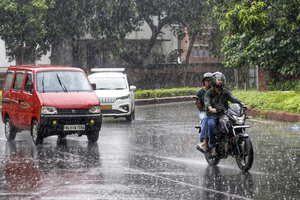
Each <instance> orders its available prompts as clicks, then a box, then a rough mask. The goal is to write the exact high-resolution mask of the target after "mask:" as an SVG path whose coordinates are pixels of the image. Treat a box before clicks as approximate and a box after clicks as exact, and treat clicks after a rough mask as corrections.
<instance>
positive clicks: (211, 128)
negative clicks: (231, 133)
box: [207, 116, 218, 148]
mask: <svg viewBox="0 0 300 200" xmlns="http://www.w3.org/2000/svg"><path fill="white" fill-rule="evenodd" d="M217 123H218V118H217V117H215V116H211V117H209V118H208V119H207V129H208V135H209V143H208V146H209V148H213V147H215V137H216V132H215V128H216V126H217Z"/></svg>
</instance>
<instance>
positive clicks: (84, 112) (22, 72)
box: [2, 65, 102, 145]
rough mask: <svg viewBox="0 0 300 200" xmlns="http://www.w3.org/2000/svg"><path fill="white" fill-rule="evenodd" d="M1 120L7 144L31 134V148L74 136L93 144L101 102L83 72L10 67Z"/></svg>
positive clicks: (70, 69)
mask: <svg viewBox="0 0 300 200" xmlns="http://www.w3.org/2000/svg"><path fill="white" fill-rule="evenodd" d="M2 120H3V122H4V123H5V136H6V138H7V140H14V139H15V137H16V133H17V132H20V131H21V130H31V136H32V140H33V142H34V144H36V145H37V144H42V143H43V140H44V138H46V137H48V136H52V135H57V136H58V137H59V138H65V137H66V135H70V134H75V133H77V134H78V136H82V135H87V138H88V141H89V142H91V143H95V142H97V140H98V137H99V131H100V129H101V124H102V115H101V109H100V102H99V99H98V98H97V95H96V94H95V92H94V89H93V87H92V86H91V84H90V82H89V80H88V78H87V76H86V74H85V72H84V71H83V70H82V69H79V68H75V67H66V66H50V65H26V66H25V65H24V66H12V67H9V68H8V70H7V72H6V76H5V79H4V84H3V89H2Z"/></svg>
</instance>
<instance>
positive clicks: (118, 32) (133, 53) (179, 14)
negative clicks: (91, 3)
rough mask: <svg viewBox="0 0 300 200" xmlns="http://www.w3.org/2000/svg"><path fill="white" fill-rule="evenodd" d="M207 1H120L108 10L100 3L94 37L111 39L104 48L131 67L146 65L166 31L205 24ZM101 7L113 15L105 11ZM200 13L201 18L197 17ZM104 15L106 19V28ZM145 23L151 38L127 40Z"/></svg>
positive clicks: (93, 30)
mask: <svg viewBox="0 0 300 200" xmlns="http://www.w3.org/2000/svg"><path fill="white" fill-rule="evenodd" d="M204 2H205V1H204V0H200V1H193V0H152V1H148V0H135V1H133V0H125V1H124V0H117V1H114V3H110V4H109V5H110V6H109V8H108V9H107V8H106V5H105V6H103V5H102V4H99V9H97V10H100V11H97V12H96V15H95V16H96V17H95V19H94V20H92V23H91V34H92V36H94V37H98V35H99V34H100V33H105V34H101V36H105V37H102V39H105V38H106V37H111V40H110V41H112V43H106V44H108V45H109V48H107V49H105V50H106V52H108V53H113V54H114V55H115V56H118V55H119V56H120V57H121V58H122V59H124V60H125V61H126V62H127V63H129V64H134V65H141V64H144V65H147V64H148V63H149V59H150V57H151V56H150V55H151V50H152V48H153V47H154V45H155V44H156V41H157V40H158V39H160V38H162V37H163V29H165V28H171V29H173V30H177V29H178V27H179V25H182V24H187V23H192V22H198V23H203V22H204V20H205V18H204V17H203V14H202V12H204V10H205V9H204ZM101 8H102V10H103V11H107V10H108V11H110V12H106V13H105V12H102V10H101ZM99 13H101V14H99ZM201 14H202V18H201V19H200V18H199V17H198V16H200V15H201ZM103 16H105V19H106V20H104V22H106V23H105V26H103ZM196 19H197V20H196ZM145 23H146V24H147V25H148V27H149V28H150V30H151V32H150V33H151V36H150V38H145V39H146V40H144V41H143V42H141V43H137V42H130V41H128V40H126V38H125V37H126V36H127V35H128V34H130V33H131V32H132V31H138V30H141V29H142V25H144V24H145ZM103 27H104V28H105V29H103ZM103 30H104V32H102V31H103ZM98 38H99V37H98ZM165 56H166V55H165Z"/></svg>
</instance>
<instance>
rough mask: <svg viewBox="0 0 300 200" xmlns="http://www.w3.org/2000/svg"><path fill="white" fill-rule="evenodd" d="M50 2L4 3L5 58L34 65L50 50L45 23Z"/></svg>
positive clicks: (0, 17)
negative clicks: (33, 63)
mask: <svg viewBox="0 0 300 200" xmlns="http://www.w3.org/2000/svg"><path fill="white" fill-rule="evenodd" d="M52 3H53V1H51V0H48V1H46V0H2V1H1V3H0V37H1V39H2V40H4V41H5V46H6V55H7V57H8V58H9V60H10V61H12V60H17V61H18V63H19V64H26V63H32V62H34V61H35V60H37V59H39V58H40V57H41V56H42V55H43V54H46V52H47V50H49V45H48V43H47V40H46V37H45V36H46V29H45V26H44V24H45V19H46V14H47V10H48V9H49V8H50V7H51V6H52Z"/></svg>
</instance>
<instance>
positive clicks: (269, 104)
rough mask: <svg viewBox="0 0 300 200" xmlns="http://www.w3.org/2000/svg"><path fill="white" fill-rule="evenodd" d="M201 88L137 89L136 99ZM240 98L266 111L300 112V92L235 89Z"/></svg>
mask: <svg viewBox="0 0 300 200" xmlns="http://www.w3.org/2000/svg"><path fill="white" fill-rule="evenodd" d="M199 89H200V88H192V87H186V88H173V89H154V90H137V91H136V92H135V98H136V99H147V98H161V97H175V96H188V95H196V94H197V91H198V90H199ZM232 93H233V94H234V95H235V96H236V97H237V98H238V99H240V100H241V101H243V102H244V103H246V104H248V105H249V106H250V107H251V108H252V109H258V110H265V111H269V110H270V111H283V112H290V113H300V94H299V93H296V92H294V91H290V92H279V91H277V92H273V91H271V92H258V91H256V90H252V91H242V90H241V91H236V90H235V91H233V92H232Z"/></svg>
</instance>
